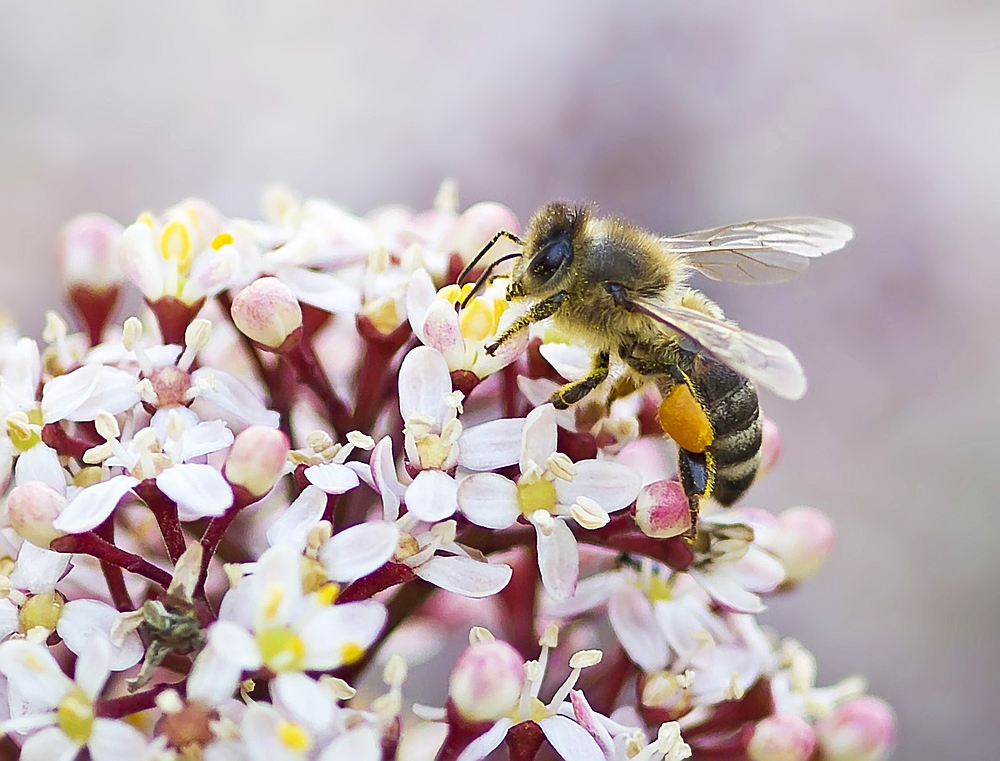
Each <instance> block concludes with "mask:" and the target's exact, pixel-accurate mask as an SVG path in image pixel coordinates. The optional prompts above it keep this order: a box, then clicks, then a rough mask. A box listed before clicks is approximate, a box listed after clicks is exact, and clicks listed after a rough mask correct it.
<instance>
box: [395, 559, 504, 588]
mask: <svg viewBox="0 0 1000 761" xmlns="http://www.w3.org/2000/svg"><path fill="white" fill-rule="evenodd" d="M414 570H415V573H416V574H417V576H419V577H420V578H421V579H423V580H424V581H428V582H430V583H431V584H433V585H434V586H436V587H440V588H441V589H444V590H446V591H448V592H454V593H456V594H460V595H463V596H464V597H489V596H490V595H494V594H496V593H497V592H499V591H500V590H501V589H503V588H504V587H506V586H507V582H509V581H510V577H511V574H512V573H513V571H512V570H511V568H510V566H508V565H503V564H502V563H488V562H482V561H480V560H473V559H472V558H465V557H461V556H457V555H456V556H452V557H440V556H435V557H432V558H431V559H430V560H428V561H427V562H426V563H422V564H421V565H419V566H417V568H416V569H414Z"/></svg>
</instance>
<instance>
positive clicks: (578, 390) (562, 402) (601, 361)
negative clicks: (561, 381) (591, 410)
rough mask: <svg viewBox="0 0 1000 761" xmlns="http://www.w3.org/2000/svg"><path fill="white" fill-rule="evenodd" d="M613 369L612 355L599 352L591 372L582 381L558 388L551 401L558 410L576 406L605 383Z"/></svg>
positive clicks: (595, 356)
mask: <svg viewBox="0 0 1000 761" xmlns="http://www.w3.org/2000/svg"><path fill="white" fill-rule="evenodd" d="M610 367H611V354H610V353H608V352H606V351H601V352H598V353H597V354H595V355H594V364H593V367H591V368H590V372H589V373H587V375H586V376H585V377H583V378H580V380H577V381H573V382H572V383H567V384H566V385H565V386H560V387H559V388H557V389H556V390H555V391H554V392H553V394H552V396H550V397H549V401H550V402H551V403H552V406H554V407H555V408H556V409H557V410H564V409H566V408H567V407H569V406H570V405H571V404H576V403H577V402H578V401H580V400H581V399H583V397H585V396H586V395H587V394H589V393H590V392H591V391H593V390H594V389H595V388H597V387H598V386H600V385H601V384H602V383H604V379H605V378H607V377H608V369H609V368H610Z"/></svg>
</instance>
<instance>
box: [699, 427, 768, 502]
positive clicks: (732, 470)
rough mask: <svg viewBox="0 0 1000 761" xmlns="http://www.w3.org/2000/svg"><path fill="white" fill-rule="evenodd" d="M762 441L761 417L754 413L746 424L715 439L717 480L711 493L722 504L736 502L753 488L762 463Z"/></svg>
mask: <svg viewBox="0 0 1000 761" xmlns="http://www.w3.org/2000/svg"><path fill="white" fill-rule="evenodd" d="M760 441H761V428H760V419H759V417H755V418H754V420H753V422H751V423H750V425H749V426H747V427H746V428H743V429H742V430H738V431H733V432H732V433H729V434H726V435H724V436H722V437H720V438H717V439H716V440H715V441H714V442H713V444H712V447H711V451H712V454H713V456H714V458H715V483H714V486H713V488H712V496H713V497H714V498H715V500H716V501H717V502H719V504H722V505H731V504H733V502H735V501H736V500H737V499H739V498H740V497H741V496H742V495H743V492H745V491H746V490H747V489H749V488H750V484H752V483H753V480H754V478H755V477H756V475H757V466H758V465H759V464H760Z"/></svg>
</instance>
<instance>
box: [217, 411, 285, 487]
mask: <svg viewBox="0 0 1000 761" xmlns="http://www.w3.org/2000/svg"><path fill="white" fill-rule="evenodd" d="M288 450H289V445H288V437H286V436H285V434H284V433H282V432H281V431H279V430H278V429H277V428H266V427H264V426H260V425H254V426H251V427H249V428H247V429H246V430H245V431H242V432H241V433H240V434H239V435H238V436H237V437H236V440H235V441H234V442H233V448H232V449H231V450H230V451H229V458H228V459H227V460H226V466H225V469H224V470H223V475H224V476H225V477H226V480H227V481H229V483H231V484H232V485H233V486H240V487H242V488H244V489H246V490H247V491H248V492H249V493H250V494H251V495H252V496H254V497H262V496H263V495H265V494H267V493H268V492H269V491H270V490H271V487H272V486H274V484H275V483H277V481H278V479H279V478H281V474H282V473H283V472H284V468H285V460H286V459H287V458H288Z"/></svg>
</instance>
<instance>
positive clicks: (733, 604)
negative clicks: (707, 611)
mask: <svg viewBox="0 0 1000 761" xmlns="http://www.w3.org/2000/svg"><path fill="white" fill-rule="evenodd" d="M688 573H690V574H691V577H692V578H693V579H694V580H695V581H697V582H698V584H700V585H701V588H702V589H704V590H705V591H706V592H708V593H709V594H710V595H711V596H712V599H713V600H715V601H716V602H717V603H719V604H721V605H725V606H726V607H727V608H729V609H730V610H735V611H738V612H740V613H760V612H761V611H762V610H764V609H765V607H766V606H765V605H764V603H763V602H761V599H760V598H759V597H758V596H757V595H755V594H754V593H753V592H748V591H747V590H746V589H744V588H743V586H742V585H741V584H740V583H739V581H738V578H737V573H736V572H735V569H732V568H725V567H723V568H717V569H712V570H711V571H710V572H708V573H705V572H703V571H699V570H697V569H694V568H692V569H690V570H689V571H688Z"/></svg>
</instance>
